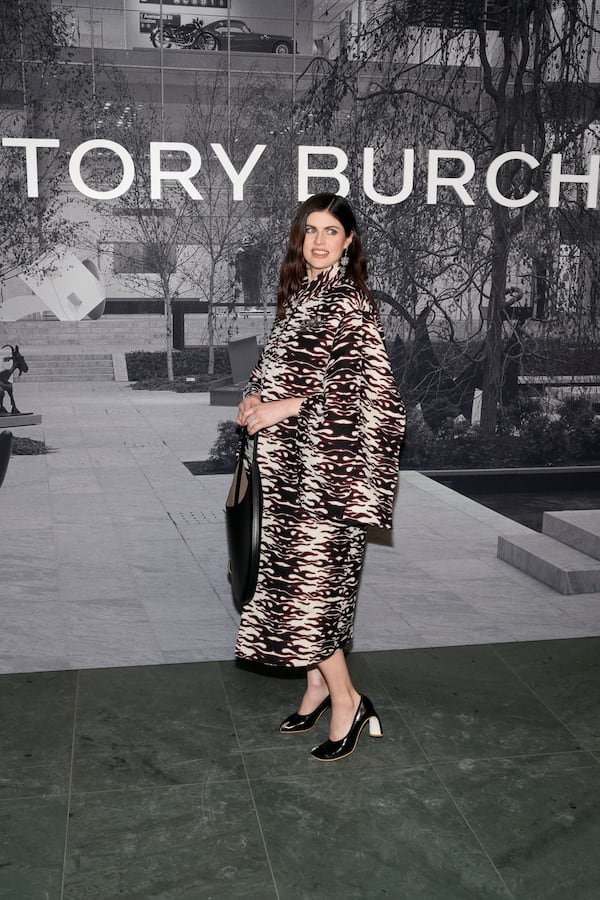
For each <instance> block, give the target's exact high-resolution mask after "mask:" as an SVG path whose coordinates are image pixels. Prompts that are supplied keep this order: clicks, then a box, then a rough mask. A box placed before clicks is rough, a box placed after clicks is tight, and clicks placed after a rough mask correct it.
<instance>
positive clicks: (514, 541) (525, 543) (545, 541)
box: [498, 531, 600, 594]
mask: <svg viewBox="0 0 600 900" xmlns="http://www.w3.org/2000/svg"><path fill="white" fill-rule="evenodd" d="M498 558H499V559H502V560H504V562H507V563H510V565H512V566H514V567H515V568H516V569H520V570H521V571H522V572H525V573H526V574H527V575H531V577H532V578H536V579H537V580H538V581H543V582H544V584H548V585H550V587H553V588H554V590H556V591H558V592H559V593H561V594H592V593H596V592H597V591H600V562H599V561H598V560H597V559H592V558H591V557H589V556H587V555H586V554H585V553H581V552H580V551H579V550H574V549H573V548H572V547H568V546H567V545H566V544H563V543H562V542H561V541H557V540H555V539H554V538H551V537H548V535H545V534H538V532H536V531H532V532H530V534H523V533H520V534H512V535H500V536H499V538H498Z"/></svg>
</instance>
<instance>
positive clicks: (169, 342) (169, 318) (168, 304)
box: [163, 279, 175, 381]
mask: <svg viewBox="0 0 600 900" xmlns="http://www.w3.org/2000/svg"><path fill="white" fill-rule="evenodd" d="M163 294H164V298H165V339H166V350H167V380H168V381H175V375H174V374H173V305H172V299H171V291H170V290H169V285H168V282H166V281H165V280H164V279H163Z"/></svg>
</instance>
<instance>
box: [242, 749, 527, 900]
mask: <svg viewBox="0 0 600 900" xmlns="http://www.w3.org/2000/svg"><path fill="white" fill-rule="evenodd" d="M252 791H253V793H254V797H255V801H256V806H257V810H258V815H259V818H260V820H261V824H262V829H263V832H264V834H265V838H266V842H267V845H268V848H269V854H270V859H271V864H272V866H273V872H274V875H275V881H276V884H277V888H278V891H279V896H280V898H281V900H321V898H327V900H375V898H379V897H381V898H383V897H389V898H390V900H392V898H393V900H492V898H493V900H497V898H503V900H509V898H510V893H509V892H508V891H507V889H506V887H505V886H504V884H503V882H502V880H501V878H500V876H499V875H498V873H497V872H496V871H495V869H494V867H493V865H492V864H491V862H490V861H489V859H488V858H487V857H486V855H485V854H484V852H483V851H482V850H481V848H480V847H479V845H478V843H477V841H476V840H475V838H474V837H473V835H472V833H471V832H470V830H469V828H468V827H467V825H466V824H465V822H464V820H463V819H462V818H461V816H460V814H459V813H458V811H457V809H456V807H455V805H454V803H453V802H452V800H451V798H450V797H449V796H448V793H447V792H446V791H445V789H444V788H443V786H442V785H441V784H440V781H439V779H438V778H437V777H436V775H435V774H434V773H433V772H431V771H430V770H429V769H425V768H418V769H413V770H406V769H400V770H390V769H387V770H366V771H363V772H361V773H360V777H358V778H355V777H350V778H348V770H344V769H343V768H341V763H339V764H337V763H332V764H330V767H327V768H326V769H323V770H322V771H320V772H316V773H314V774H313V773H309V774H306V775H304V776H295V777H290V778H281V779H261V780H258V781H255V782H253V783H252Z"/></svg>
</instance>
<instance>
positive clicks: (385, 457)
mask: <svg viewBox="0 0 600 900" xmlns="http://www.w3.org/2000/svg"><path fill="white" fill-rule="evenodd" d="M402 411H403V408H402V404H401V401H400V398H399V396H398V392H397V390H396V386H395V382H394V379H393V375H392V373H391V367H390V364H389V359H388V357H387V353H386V351H385V345H384V343H383V337H382V334H381V331H380V326H379V323H378V318H377V317H376V316H375V315H373V314H372V312H371V311H370V310H369V309H368V308H365V306H364V304H361V303H358V302H357V303H353V304H352V305H351V306H350V308H348V309H346V310H345V312H344V314H343V315H342V318H341V320H340V324H339V327H338V329H337V331H336V334H335V336H334V339H333V344H332V348H331V353H330V356H329V359H328V361H327V364H326V368H325V374H324V379H323V390H322V392H321V393H319V394H317V395H314V396H311V397H309V398H308V399H306V400H305V401H304V402H303V404H302V406H301V408H300V412H299V415H298V450H299V497H300V503H301V505H302V506H303V508H305V509H306V510H307V511H309V512H310V513H311V514H313V515H315V516H320V517H326V518H333V519H339V520H343V521H347V522H351V523H362V524H374V525H380V526H381V527H390V525H391V512H392V506H393V496H394V491H395V487H396V481H397V477H398V456H399V451H400V443H401V440H402V428H403V426H402V421H401V414H402ZM378 469H379V471H378Z"/></svg>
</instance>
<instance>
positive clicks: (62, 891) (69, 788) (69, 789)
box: [60, 670, 80, 900]
mask: <svg viewBox="0 0 600 900" xmlns="http://www.w3.org/2000/svg"><path fill="white" fill-rule="evenodd" d="M79 674H80V673H79V670H77V678H76V680H75V697H74V698H73V732H72V734H71V760H70V765H69V783H68V786H67V814H66V821H65V847H64V851H63V865H62V878H61V881H60V900H64V895H65V876H66V871H67V848H68V846H69V820H70V817H71V792H72V786H73V767H74V763H75V735H76V733H77V707H78V704H79Z"/></svg>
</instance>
